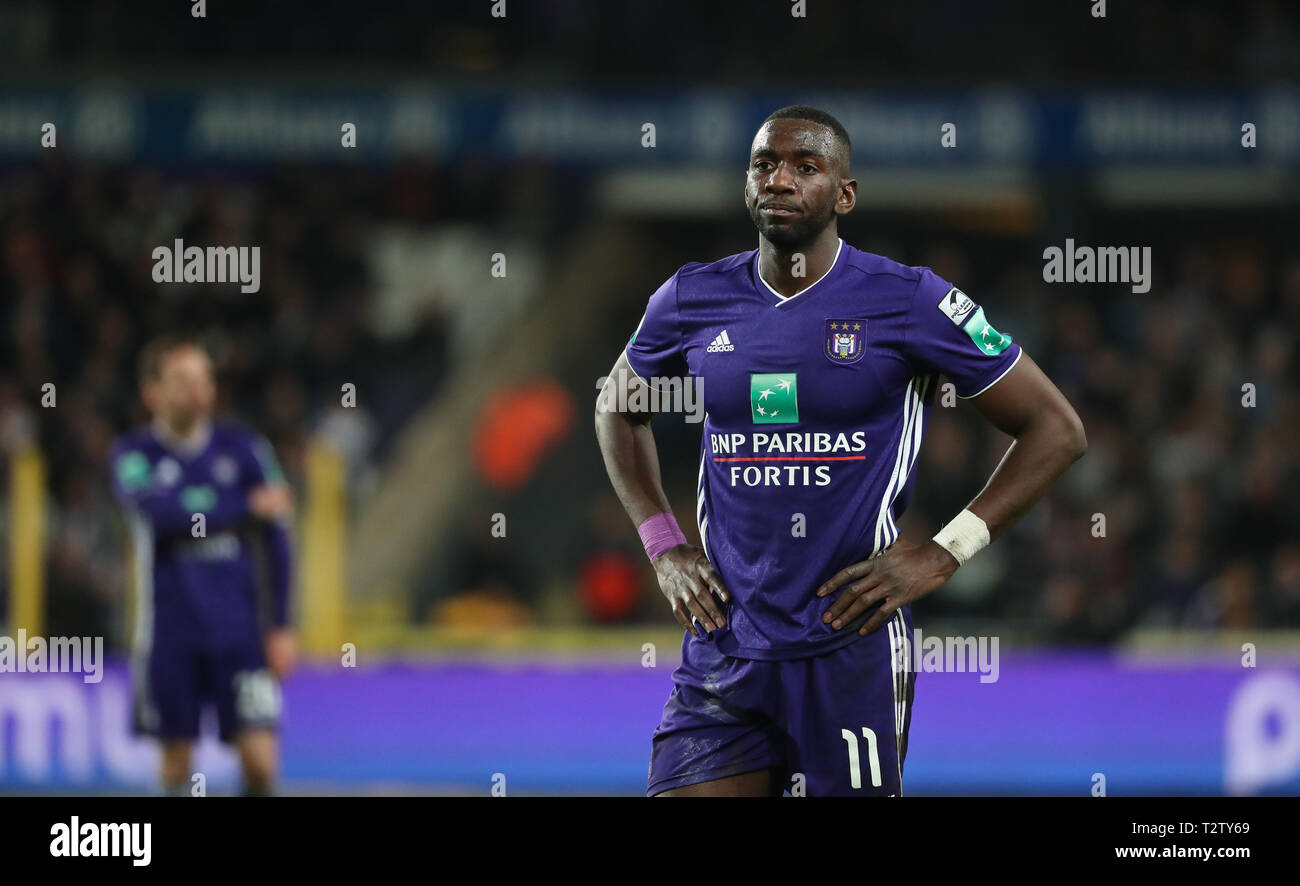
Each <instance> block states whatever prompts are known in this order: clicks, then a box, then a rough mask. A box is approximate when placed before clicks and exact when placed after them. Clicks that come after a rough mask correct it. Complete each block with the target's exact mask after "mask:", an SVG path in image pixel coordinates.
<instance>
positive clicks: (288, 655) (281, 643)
mask: <svg viewBox="0 0 1300 886" xmlns="http://www.w3.org/2000/svg"><path fill="white" fill-rule="evenodd" d="M297 663H298V635H297V634H295V633H294V632H293V629H292V628H276V629H275V630H273V631H271V632H270V633H269V634H267V635H266V666H267V667H268V668H270V669H271V673H272V674H273V675H274V676H275V679H277V680H283V679H284V678H285V677H287V676H288V675H289V672H290V671H292V670H293V668H294V665H296V664H297Z"/></svg>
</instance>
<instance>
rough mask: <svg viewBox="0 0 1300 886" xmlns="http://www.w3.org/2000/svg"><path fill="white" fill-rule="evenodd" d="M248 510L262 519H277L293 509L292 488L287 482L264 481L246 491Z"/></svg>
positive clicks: (285, 515)
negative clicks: (260, 484) (264, 482)
mask: <svg viewBox="0 0 1300 886" xmlns="http://www.w3.org/2000/svg"><path fill="white" fill-rule="evenodd" d="M248 510H249V512H250V513H252V515H253V516H254V517H257V518H259V519H262V520H278V519H280V518H281V517H287V516H288V515H289V514H290V513H292V511H293V490H292V489H290V488H289V485H288V484H287V483H266V484H263V485H262V486H257V487H254V488H253V489H252V490H250V491H249V493H248Z"/></svg>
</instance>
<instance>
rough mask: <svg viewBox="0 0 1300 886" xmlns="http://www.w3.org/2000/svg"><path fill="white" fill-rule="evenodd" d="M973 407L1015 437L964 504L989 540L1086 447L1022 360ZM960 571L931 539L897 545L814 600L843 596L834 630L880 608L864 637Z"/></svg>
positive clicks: (1070, 414) (1043, 381)
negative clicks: (977, 518)
mask: <svg viewBox="0 0 1300 886" xmlns="http://www.w3.org/2000/svg"><path fill="white" fill-rule="evenodd" d="M973 402H974V403H975V407H976V408H977V409H978V410H979V411H980V414H982V415H983V416H984V418H985V419H987V420H988V421H989V423H990V424H992V425H993V426H994V427H996V428H997V429H998V430H1000V431H1002V432H1003V433H1005V434H1008V435H1010V436H1012V437H1014V438H1015V440H1014V441H1013V442H1012V444H1011V446H1010V448H1008V449H1007V452H1006V455H1004V456H1003V457H1002V461H1001V462H1000V463H999V464H998V466H997V468H996V469H995V470H994V471H993V475H992V476H991V477H990V478H989V481H988V483H987V484H986V485H985V486H984V489H983V490H982V491H981V492H980V494H979V495H977V496H975V498H974V500H973V501H971V503H970V504H969V505H967V510H969V511H971V512H972V513H974V514H975V515H976V516H977V517H979V518H980V519H982V520H983V521H984V523H985V524H986V525H987V527H988V534H989V539H990V541H992V540H994V539H996V538H997V537H998V536H1000V535H1002V534H1003V533H1004V532H1006V531H1007V530H1008V529H1009V528H1011V527H1012V526H1014V525H1015V524H1016V523H1017V522H1018V521H1019V520H1020V519H1021V518H1022V517H1023V516H1024V515H1025V514H1026V513H1028V512H1029V509H1030V508H1032V507H1033V506H1034V504H1035V503H1036V502H1037V501H1038V500H1039V499H1040V498H1042V496H1043V494H1044V493H1046V492H1047V490H1048V489H1049V488H1050V487H1051V485H1052V484H1053V483H1054V482H1055V481H1056V479H1057V478H1058V477H1059V476H1061V474H1062V473H1064V472H1065V469H1066V468H1068V467H1069V466H1070V465H1071V464H1073V463H1074V462H1075V461H1077V460H1078V459H1079V458H1080V457H1081V456H1082V455H1083V453H1084V451H1085V450H1086V449H1087V446H1088V444H1087V440H1086V438H1085V436H1084V430H1083V423H1082V422H1081V421H1080V420H1079V416H1078V414H1077V413H1076V412H1075V411H1074V408H1073V407H1071V406H1070V403H1069V401H1067V400H1066V399H1065V396H1064V395H1062V394H1061V392H1060V390H1059V389H1057V387H1056V385H1054V384H1052V381H1051V379H1049V378H1048V377H1047V376H1046V375H1045V374H1043V371H1042V370H1041V369H1039V368H1038V365H1037V364H1036V363H1034V361H1033V360H1031V359H1030V358H1029V355H1028V354H1022V357H1021V359H1020V361H1019V362H1018V363H1017V364H1016V365H1015V367H1014V368H1013V369H1012V370H1011V371H1010V372H1008V373H1007V374H1006V376H1005V377H1004V378H1002V380H1001V381H999V382H998V383H997V384H995V385H993V386H992V387H991V388H989V389H988V390H987V391H985V392H984V393H982V394H980V395H979V396H977V397H975V398H974V401H973ZM958 565H959V564H958V562H957V559H956V558H955V557H953V555H952V554H950V553H949V552H948V551H947V550H945V549H944V548H943V547H941V546H940V545H939V544H938V543H937V542H936V541H934V540H933V539H932V540H929V541H926V542H923V543H920V544H918V543H916V542H912V541H909V540H907V539H899V540H898V541H897V542H896V543H895V544H893V545H892V546H890V547H889V548H888V549H887V550H886V551H885V552H884V553H883V554H881V555H879V556H877V557H874V558H872V559H869V560H865V561H863V562H861V563H855V564H853V565H851V566H848V567H846V568H844V569H842V570H840V571H839V572H837V573H836V574H835V575H834V577H832V578H831V579H830V580H829V581H828V582H826V583H825V584H824V585H822V586H821V587H820V588H818V589H817V596H819V597H824V596H826V595H828V594H831V593H834V592H835V591H836V590H837V589H840V588H842V589H843V590H842V593H841V594H840V595H839V597H837V598H836V600H835V602H834V603H832V604H831V606H830V608H829V609H828V610H827V611H826V614H825V615H824V616H823V620H824V621H825V622H827V623H829V624H830V625H831V626H832V627H834V628H836V629H840V628H842V627H844V626H845V625H847V624H851V623H852V622H853V621H854V619H856V618H857V617H858V616H860V615H862V614H863V613H864V612H866V611H867V610H869V609H870V608H871V607H872V606H874V605H876V604H877V603H880V607H879V609H877V611H876V612H875V613H874V614H873V615H872V616H871V618H869V619H868V620H867V621H866V623H865V624H863V626H862V627H861V628H860V629H859V633H861V634H869V633H871V632H872V631H874V630H876V629H877V628H879V627H880V626H881V625H882V624H884V623H885V622H886V621H887V620H888V619H889V618H890V616H891V615H892V614H893V613H894V611H895V610H897V609H898V608H899V607H900V606H903V605H906V604H908V603H911V602H913V601H915V600H917V599H919V598H921V597H924V596H925V595H927V594H929V593H931V592H933V591H934V590H936V589H937V588H939V587H940V586H941V585H943V583H944V582H946V581H947V580H948V579H949V578H950V577H952V574H953V573H954V572H956V571H957V567H958Z"/></svg>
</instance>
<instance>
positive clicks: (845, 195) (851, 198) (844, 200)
mask: <svg viewBox="0 0 1300 886" xmlns="http://www.w3.org/2000/svg"><path fill="white" fill-rule="evenodd" d="M857 203H858V182H857V180H856V179H852V178H842V179H840V195H839V198H838V199H837V200H836V201H835V212H836V214H838V215H847V214H848V213H850V212H852V211H853V207H854V206H856V205H857Z"/></svg>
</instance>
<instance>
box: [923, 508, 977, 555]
mask: <svg viewBox="0 0 1300 886" xmlns="http://www.w3.org/2000/svg"><path fill="white" fill-rule="evenodd" d="M934 541H935V544H937V545H938V546H939V547H941V548H943V549H944V550H945V551H947V552H948V553H950V554H952V556H953V558H954V559H956V561H957V565H958V566H964V565H965V564H966V561H967V560H969V559H970V558H971V557H974V556H975V555H976V554H978V553H979V552H980V551H981V550H983V549H984V547H985V546H987V545H988V543H989V527H988V524H987V523H985V522H984V521H983V520H981V519H980V518H979V516H978V515H977V514H972V513H971V512H970V511H969V510H965V509H963V510H962V512H961V513H960V514H958V515H957V516H955V517H953V518H952V521H951V522H950V523H949V524H948V525H947V526H945V527H943V528H942V529H940V530H939V532H938V534H937V535H935V537H934Z"/></svg>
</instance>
